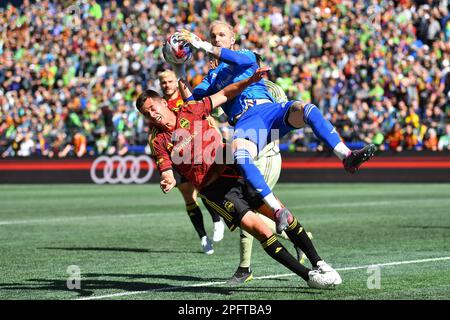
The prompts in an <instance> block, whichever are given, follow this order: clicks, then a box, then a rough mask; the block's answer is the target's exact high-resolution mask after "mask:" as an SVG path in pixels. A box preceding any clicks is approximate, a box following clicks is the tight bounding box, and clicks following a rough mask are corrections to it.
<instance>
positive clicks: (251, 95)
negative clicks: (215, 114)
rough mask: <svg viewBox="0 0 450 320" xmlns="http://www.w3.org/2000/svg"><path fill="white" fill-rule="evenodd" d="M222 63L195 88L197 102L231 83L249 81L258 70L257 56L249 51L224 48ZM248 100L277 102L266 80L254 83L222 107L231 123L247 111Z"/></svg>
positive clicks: (194, 93) (221, 57) (194, 94)
mask: <svg viewBox="0 0 450 320" xmlns="http://www.w3.org/2000/svg"><path fill="white" fill-rule="evenodd" d="M220 61H221V63H220V64H219V65H218V66H217V68H215V69H213V70H210V71H209V72H208V75H207V76H206V77H205V78H204V79H203V81H202V82H201V83H200V84H199V85H198V86H196V87H195V89H194V92H193V96H194V99H195V100H200V99H202V98H204V97H206V96H210V95H212V94H214V93H217V92H219V91H220V90H222V89H223V88H224V87H226V86H227V85H229V84H231V83H235V82H238V81H241V80H243V79H247V78H249V77H251V76H252V75H253V73H254V72H255V71H256V69H258V64H257V62H256V56H255V54H254V53H253V52H251V51H249V50H239V51H232V50H228V49H224V48H222V51H221V55H220ZM246 99H269V100H270V101H272V102H275V100H274V98H273V97H272V96H271V95H270V93H269V91H268V90H267V87H266V85H265V84H264V80H260V81H259V82H256V83H253V84H252V85H250V86H249V87H248V88H246V89H245V90H244V91H243V92H242V93H241V95H239V96H237V97H236V98H234V99H233V100H230V101H228V102H227V103H225V104H224V105H222V109H223V111H224V112H225V114H226V115H227V116H228V121H229V122H230V123H233V120H234V117H235V116H236V115H238V114H240V113H241V112H242V111H244V110H246V109H247V102H246Z"/></svg>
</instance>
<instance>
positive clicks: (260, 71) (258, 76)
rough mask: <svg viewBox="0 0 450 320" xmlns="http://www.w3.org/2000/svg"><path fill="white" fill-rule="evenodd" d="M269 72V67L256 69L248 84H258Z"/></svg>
mask: <svg viewBox="0 0 450 320" xmlns="http://www.w3.org/2000/svg"><path fill="white" fill-rule="evenodd" d="M270 70H271V68H270V67H261V68H258V69H257V70H256V71H255V73H254V74H253V75H252V76H251V77H250V82H252V83H253V82H258V81H259V80H261V79H262V78H263V77H264V75H265V74H267V73H268V72H269V71H270Z"/></svg>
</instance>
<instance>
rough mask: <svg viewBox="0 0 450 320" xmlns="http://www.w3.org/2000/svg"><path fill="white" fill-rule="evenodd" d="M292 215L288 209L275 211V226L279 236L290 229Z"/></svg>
mask: <svg viewBox="0 0 450 320" xmlns="http://www.w3.org/2000/svg"><path fill="white" fill-rule="evenodd" d="M290 214H291V213H290V212H289V210H288V209H287V208H281V209H278V210H277V211H275V224H276V230H277V233H278V234H281V233H282V232H283V231H284V230H286V229H287V227H289V222H288V218H289V215H290Z"/></svg>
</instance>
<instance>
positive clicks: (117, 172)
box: [89, 155, 154, 184]
mask: <svg viewBox="0 0 450 320" xmlns="http://www.w3.org/2000/svg"><path fill="white" fill-rule="evenodd" d="M153 171H154V165H153V160H152V159H151V158H150V157H149V156H146V155H141V156H125V157H120V156H113V157H106V156H101V157H98V158H97V159H95V160H94V162H92V165H91V168H90V171H89V172H90V175H91V179H92V181H93V182H95V183H96V184H105V183H108V184H117V183H122V184H130V183H136V184H144V183H146V182H149V181H150V179H151V178H152V176H153Z"/></svg>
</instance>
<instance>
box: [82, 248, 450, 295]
mask: <svg viewBox="0 0 450 320" xmlns="http://www.w3.org/2000/svg"><path fill="white" fill-rule="evenodd" d="M445 260H450V257H440V258H430V259H420V260H409V261H397V262H387V263H378V264H369V265H364V266H355V267H343V268H336V270H337V271H348V270H358V269H367V268H369V267H387V266H399V265H403V264H414V263H424V262H435V261H445ZM295 275H296V274H295V273H285V274H275V275H269V276H261V277H254V278H253V279H254V280H262V279H276V278H284V277H292V276H295ZM221 284H226V281H218V282H205V283H197V284H192V285H185V286H177V287H167V288H159V289H154V290H142V291H129V292H121V293H113V294H106V295H103V296H94V297H85V298H77V299H75V300H97V299H106V298H115V297H123V296H131V295H136V294H144V293H150V292H157V291H172V290H178V289H182V288H195V287H211V286H215V285H221Z"/></svg>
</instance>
